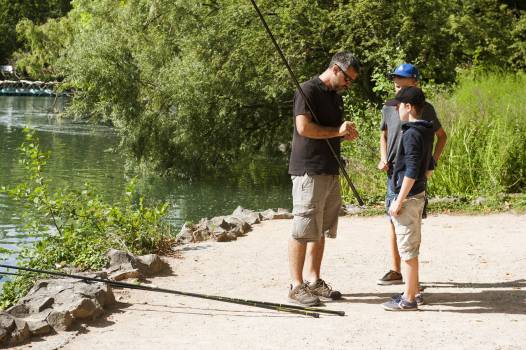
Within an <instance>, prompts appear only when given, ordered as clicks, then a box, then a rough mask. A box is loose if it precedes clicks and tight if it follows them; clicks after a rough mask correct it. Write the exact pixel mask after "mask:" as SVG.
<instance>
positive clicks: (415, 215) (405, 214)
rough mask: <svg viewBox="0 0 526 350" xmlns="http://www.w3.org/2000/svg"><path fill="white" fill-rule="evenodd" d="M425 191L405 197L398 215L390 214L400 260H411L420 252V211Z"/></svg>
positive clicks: (421, 210) (422, 207)
mask: <svg viewBox="0 0 526 350" xmlns="http://www.w3.org/2000/svg"><path fill="white" fill-rule="evenodd" d="M424 203H425V192H420V193H418V194H416V195H414V196H411V197H408V198H406V200H404V203H403V204H402V210H400V215H399V216H396V217H395V216H391V220H392V222H393V225H394V227H395V232H396V243H397V245H398V253H399V254H400V258H402V260H404V261H407V260H411V259H413V258H415V257H417V256H418V254H419V252H420V242H421V240H422V212H423V210H424Z"/></svg>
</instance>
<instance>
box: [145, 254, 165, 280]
mask: <svg viewBox="0 0 526 350" xmlns="http://www.w3.org/2000/svg"><path fill="white" fill-rule="evenodd" d="M137 259H139V261H140V262H141V264H142V265H143V268H144V269H145V271H144V273H145V274H146V276H153V275H156V274H159V273H161V272H163V271H166V270H169V269H170V265H168V263H167V262H165V261H163V259H161V257H159V256H158V255H157V254H148V255H141V256H139V257H137Z"/></svg>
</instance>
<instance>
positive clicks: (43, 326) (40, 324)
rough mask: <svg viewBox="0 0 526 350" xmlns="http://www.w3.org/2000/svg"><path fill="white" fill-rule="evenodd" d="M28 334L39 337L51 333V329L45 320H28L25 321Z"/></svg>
mask: <svg viewBox="0 0 526 350" xmlns="http://www.w3.org/2000/svg"><path fill="white" fill-rule="evenodd" d="M25 321H26V322H27V326H28V328H29V332H30V333H31V334H32V335H34V336H41V335H46V334H49V333H51V331H52V328H51V326H50V325H49V324H48V323H47V321H46V319H45V318H44V319H36V318H28V319H25Z"/></svg>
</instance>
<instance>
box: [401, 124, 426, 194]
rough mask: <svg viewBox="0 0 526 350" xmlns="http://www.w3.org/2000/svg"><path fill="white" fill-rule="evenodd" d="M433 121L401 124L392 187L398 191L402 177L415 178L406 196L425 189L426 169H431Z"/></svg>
mask: <svg viewBox="0 0 526 350" xmlns="http://www.w3.org/2000/svg"><path fill="white" fill-rule="evenodd" d="M434 136H435V134H434V132H433V123H431V122H428V121H426V120H418V121H416V122H408V123H405V124H402V140H401V142H400V146H399V147H398V153H397V154H396V163H395V168H394V170H393V176H392V177H391V181H393V183H392V184H391V185H392V188H393V189H394V192H395V193H396V194H398V193H400V189H401V188H402V182H403V181H404V177H405V176H407V177H409V178H411V179H415V183H414V185H413V187H412V188H411V191H409V194H408V196H414V195H415V194H418V193H420V192H422V191H425V189H426V183H427V178H426V171H427V170H433V169H434V168H435V164H434V161H433V156H432V151H433V139H434Z"/></svg>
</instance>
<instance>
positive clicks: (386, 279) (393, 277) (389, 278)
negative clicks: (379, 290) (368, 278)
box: [376, 270, 404, 286]
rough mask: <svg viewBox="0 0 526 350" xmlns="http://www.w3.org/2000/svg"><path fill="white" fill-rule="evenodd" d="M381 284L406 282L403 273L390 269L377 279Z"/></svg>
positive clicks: (388, 284)
mask: <svg viewBox="0 0 526 350" xmlns="http://www.w3.org/2000/svg"><path fill="white" fill-rule="evenodd" d="M376 283H377V284H379V285H381V286H390V285H393V284H404V280H403V279H402V274H401V273H400V272H396V271H393V270H389V272H387V273H386V274H385V275H384V276H383V277H382V278H380V279H379V280H378V281H376Z"/></svg>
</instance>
